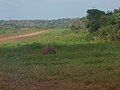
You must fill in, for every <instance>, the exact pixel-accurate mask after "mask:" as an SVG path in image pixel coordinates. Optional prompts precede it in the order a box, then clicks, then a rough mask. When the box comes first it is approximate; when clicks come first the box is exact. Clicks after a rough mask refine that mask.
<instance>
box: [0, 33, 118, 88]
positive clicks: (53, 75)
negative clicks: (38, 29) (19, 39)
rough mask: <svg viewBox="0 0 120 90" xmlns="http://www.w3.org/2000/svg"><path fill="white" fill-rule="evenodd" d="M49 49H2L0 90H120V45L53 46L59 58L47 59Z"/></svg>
mask: <svg viewBox="0 0 120 90" xmlns="http://www.w3.org/2000/svg"><path fill="white" fill-rule="evenodd" d="M52 33H54V32H52ZM59 34H60V33H58V35H59ZM49 35H50V34H48V35H43V36H48V37H51V36H49ZM52 35H57V34H56V33H55V34H52ZM43 36H42V37H43ZM34 37H37V36H34ZM34 37H33V38H34ZM40 37H41V36H40ZM29 38H32V37H29ZM37 38H38V37H37ZM46 38H47V37H46ZM52 38H53V37H52ZM47 39H48V38H47ZM50 39H51V38H50ZM27 40H28V39H27ZM51 40H52V39H51ZM55 40H57V39H55ZM26 43H27V42H26ZM47 45H48V44H42V43H41V44H37V43H33V44H26V45H22V46H17V47H10V46H7V47H1V48H0V90H119V89H120V84H119V81H120V44H119V43H116V44H90V43H89V44H73V43H72V44H68V45H67V44H52V45H50V46H52V47H54V48H55V49H56V51H57V54H55V55H47V56H44V55H42V54H41V52H42V49H43V48H44V47H45V46H47Z"/></svg>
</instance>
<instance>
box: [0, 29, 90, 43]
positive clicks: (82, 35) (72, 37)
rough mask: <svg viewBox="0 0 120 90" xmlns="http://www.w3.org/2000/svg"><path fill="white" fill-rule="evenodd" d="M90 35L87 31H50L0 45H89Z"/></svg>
mask: <svg viewBox="0 0 120 90" xmlns="http://www.w3.org/2000/svg"><path fill="white" fill-rule="evenodd" d="M33 31H34V30H33ZM30 32H31V31H30ZM18 33H19V32H17V34H18ZM20 33H21V32H20ZM22 33H26V32H22ZM88 34H89V33H88V31H87V30H81V31H71V30H65V29H60V30H56V29H55V30H49V31H48V32H47V33H44V34H38V35H35V36H30V37H25V38H19V39H12V40H8V41H5V42H1V43H0V45H17V44H20V45H22V44H28V43H33V42H40V43H66V44H68V43H88V40H87V35H88ZM10 35H11V34H10ZM8 36H9V35H8ZM6 37H7V36H6Z"/></svg>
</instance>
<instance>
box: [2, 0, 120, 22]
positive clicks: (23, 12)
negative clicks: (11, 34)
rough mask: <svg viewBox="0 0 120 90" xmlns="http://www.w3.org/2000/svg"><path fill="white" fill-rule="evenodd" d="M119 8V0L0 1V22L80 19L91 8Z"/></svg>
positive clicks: (105, 9)
mask: <svg viewBox="0 0 120 90" xmlns="http://www.w3.org/2000/svg"><path fill="white" fill-rule="evenodd" d="M119 7H120V0H0V20H10V19H12V20H20V19H22V20H23V19H32V20H33V19H45V20H46V19H60V18H76V17H80V18H81V17H84V16H86V15H87V13H86V11H87V10H88V9H91V8H97V9H100V10H104V11H108V10H110V11H112V10H114V9H115V8H119Z"/></svg>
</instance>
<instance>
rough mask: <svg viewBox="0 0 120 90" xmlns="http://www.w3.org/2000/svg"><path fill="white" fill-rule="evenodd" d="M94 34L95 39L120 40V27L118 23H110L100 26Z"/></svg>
mask: <svg viewBox="0 0 120 90" xmlns="http://www.w3.org/2000/svg"><path fill="white" fill-rule="evenodd" d="M93 36H94V39H95V40H101V41H107V42H110V41H120V28H119V27H118V26H117V25H108V26H106V27H102V28H100V29H99V30H98V31H97V32H95V33H94V34H93Z"/></svg>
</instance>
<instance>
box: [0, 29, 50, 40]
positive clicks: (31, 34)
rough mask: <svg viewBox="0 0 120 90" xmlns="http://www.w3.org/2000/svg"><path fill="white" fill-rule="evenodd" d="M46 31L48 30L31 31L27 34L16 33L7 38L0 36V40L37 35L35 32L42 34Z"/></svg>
mask: <svg viewBox="0 0 120 90" xmlns="http://www.w3.org/2000/svg"><path fill="white" fill-rule="evenodd" d="M45 32H48V30H44V31H39V32H33V33H28V34H24V35H16V36H10V37H7V38H0V42H1V41H6V40H10V39H16V38H24V37H28V36H33V35H37V34H42V33H45Z"/></svg>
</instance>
